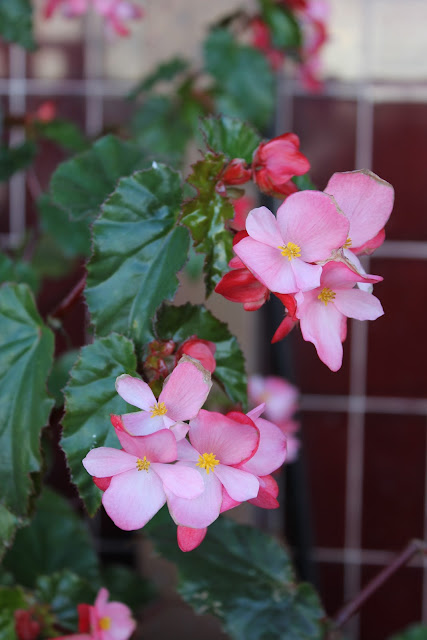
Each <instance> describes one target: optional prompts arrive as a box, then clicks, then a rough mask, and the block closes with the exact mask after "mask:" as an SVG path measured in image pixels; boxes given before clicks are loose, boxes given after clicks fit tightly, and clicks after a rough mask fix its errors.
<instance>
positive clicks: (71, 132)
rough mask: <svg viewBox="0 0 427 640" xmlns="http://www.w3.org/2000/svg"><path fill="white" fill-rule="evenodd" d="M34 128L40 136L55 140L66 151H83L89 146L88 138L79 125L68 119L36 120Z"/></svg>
mask: <svg viewBox="0 0 427 640" xmlns="http://www.w3.org/2000/svg"><path fill="white" fill-rule="evenodd" d="M36 129H37V133H38V135H39V136H40V137H42V138H46V139H47V140H51V141H52V142H56V143H57V144H59V145H60V146H61V147H63V148H64V149H66V150H67V151H74V152H76V153H78V152H80V151H85V149H87V148H88V146H89V142H88V140H87V139H86V138H85V136H84V135H83V133H82V131H81V130H80V129H79V127H77V126H76V125H75V124H74V122H70V121H69V120H60V119H55V120H51V121H50V122H40V121H37V123H36Z"/></svg>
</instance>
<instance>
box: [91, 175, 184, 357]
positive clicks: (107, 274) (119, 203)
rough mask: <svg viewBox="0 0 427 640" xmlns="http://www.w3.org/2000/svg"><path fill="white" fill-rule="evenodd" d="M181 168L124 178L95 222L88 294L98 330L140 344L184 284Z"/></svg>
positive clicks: (100, 333) (148, 336)
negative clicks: (179, 222)
mask: <svg viewBox="0 0 427 640" xmlns="http://www.w3.org/2000/svg"><path fill="white" fill-rule="evenodd" d="M181 199H182V190H181V184H180V177H179V174H178V173H176V172H175V171H172V170H171V169H169V168H167V167H165V166H163V165H156V167H155V168H153V169H149V170H147V171H140V172H138V173H135V174H134V175H133V176H131V177H130V178H124V179H123V180H121V181H120V182H119V185H118V187H117V189H116V191H115V192H114V193H113V195H112V196H111V197H110V198H109V199H108V200H107V201H106V202H105V203H104V205H103V207H102V213H101V215H100V216H99V218H98V219H97V220H96V221H95V223H94V225H93V255H92V258H91V259H90V261H89V263H88V277H87V286H86V291H85V295H86V300H87V303H88V306H89V310H90V312H91V315H92V322H93V323H94V325H95V328H96V332H97V334H98V335H107V334H108V333H110V332H111V331H117V332H119V333H123V334H125V335H128V336H129V337H132V338H133V339H134V341H135V343H136V345H137V347H138V349H140V348H141V346H142V345H143V344H144V342H148V341H149V340H150V339H151V336H152V319H153V317H154V314H155V312H156V310H157V308H158V307H159V306H160V304H161V303H162V302H163V301H164V300H171V299H172V298H173V296H174V295H175V292H176V290H177V288H178V279H177V275H176V274H177V273H178V271H179V270H180V269H181V268H182V267H183V266H184V264H185V261H186V259H187V254H188V248H189V242H190V238H189V234H188V230H187V229H185V228H184V227H180V226H177V217H178V214H179V211H180V206H181Z"/></svg>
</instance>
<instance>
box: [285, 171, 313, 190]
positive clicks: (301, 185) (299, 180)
mask: <svg viewBox="0 0 427 640" xmlns="http://www.w3.org/2000/svg"><path fill="white" fill-rule="evenodd" d="M291 180H292V182H294V183H295V184H296V185H297V187H298V189H299V190H300V191H304V189H310V190H313V189H314V190H316V189H317V187H316V185H315V184H314V182H313V181H312V179H311V178H310V176H309V175H308V173H304V175H302V176H294V177H293V178H291Z"/></svg>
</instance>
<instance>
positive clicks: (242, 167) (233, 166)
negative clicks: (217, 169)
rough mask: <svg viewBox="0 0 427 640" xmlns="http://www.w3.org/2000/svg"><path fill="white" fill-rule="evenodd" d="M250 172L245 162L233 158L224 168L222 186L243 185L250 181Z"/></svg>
mask: <svg viewBox="0 0 427 640" xmlns="http://www.w3.org/2000/svg"><path fill="white" fill-rule="evenodd" d="M251 175H252V171H251V168H250V167H248V166H247V164H246V162H245V161H244V160H242V159H240V158H234V160H232V161H231V162H230V163H229V164H228V166H227V167H226V169H225V171H224V173H223V174H222V176H221V179H222V181H223V183H224V184H230V185H233V184H245V182H249V180H250V179H251Z"/></svg>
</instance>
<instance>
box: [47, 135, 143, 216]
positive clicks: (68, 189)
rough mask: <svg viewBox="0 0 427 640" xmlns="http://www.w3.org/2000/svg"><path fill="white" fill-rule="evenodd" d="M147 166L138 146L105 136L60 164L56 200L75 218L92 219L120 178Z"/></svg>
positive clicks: (53, 188) (54, 184)
mask: <svg viewBox="0 0 427 640" xmlns="http://www.w3.org/2000/svg"><path fill="white" fill-rule="evenodd" d="M145 166H147V161H146V159H145V157H144V154H143V153H142V151H141V149H139V148H138V147H137V146H136V145H134V144H133V143H131V142H124V141H123V140H120V139H119V138H115V137H114V136H111V135H109V136H105V137H104V138H101V139H100V140H97V142H95V144H94V145H93V146H92V147H91V148H90V149H88V150H87V151H84V152H83V153H80V154H78V155H77V156H75V157H74V158H71V159H70V160H67V161H66V162H63V163H62V164H60V165H59V167H58V168H57V169H56V171H55V173H54V174H53V176H52V180H51V195H52V199H53V201H54V203H55V204H57V205H58V206H59V207H61V208H62V209H64V211H67V212H68V214H69V215H70V216H71V218H72V219H73V220H79V219H81V218H87V219H88V221H89V222H90V221H91V220H93V218H94V217H95V216H96V215H97V214H98V213H99V209H100V206H101V204H102V203H103V202H104V200H105V199H106V198H107V196H109V195H110V193H112V191H114V189H115V187H116V184H117V182H118V180H119V179H120V178H121V177H122V176H128V175H130V174H131V173H132V172H133V171H135V170H136V169H141V168H143V167H145Z"/></svg>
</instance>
